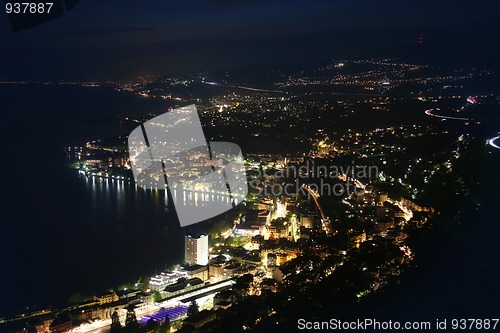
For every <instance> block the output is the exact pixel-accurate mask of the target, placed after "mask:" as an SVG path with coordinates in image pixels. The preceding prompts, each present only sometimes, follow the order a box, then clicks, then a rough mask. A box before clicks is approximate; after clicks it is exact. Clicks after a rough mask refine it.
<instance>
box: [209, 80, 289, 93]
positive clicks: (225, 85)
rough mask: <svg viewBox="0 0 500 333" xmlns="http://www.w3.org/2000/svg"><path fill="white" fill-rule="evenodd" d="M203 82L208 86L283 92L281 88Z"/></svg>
mask: <svg viewBox="0 0 500 333" xmlns="http://www.w3.org/2000/svg"><path fill="white" fill-rule="evenodd" d="M203 83H204V84H208V85H210V86H218V87H228V88H237V89H243V90H250V91H259V92H271V93H280V94H282V93H284V91H281V90H269V89H259V88H252V87H245V86H233V85H230V84H222V83H217V82H207V81H203Z"/></svg>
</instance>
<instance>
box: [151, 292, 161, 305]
mask: <svg viewBox="0 0 500 333" xmlns="http://www.w3.org/2000/svg"><path fill="white" fill-rule="evenodd" d="M151 299H152V300H153V302H158V301H159V300H161V294H160V293H159V292H158V291H155V292H154V293H153V295H152V296H151Z"/></svg>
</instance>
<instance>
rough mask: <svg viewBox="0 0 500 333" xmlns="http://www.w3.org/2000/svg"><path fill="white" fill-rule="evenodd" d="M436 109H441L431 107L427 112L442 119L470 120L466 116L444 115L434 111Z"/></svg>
mask: <svg viewBox="0 0 500 333" xmlns="http://www.w3.org/2000/svg"><path fill="white" fill-rule="evenodd" d="M434 110H438V111H439V109H429V110H426V111H425V114H426V115H428V116H431V117H436V118H441V119H450V120H462V121H468V120H470V118H464V117H450V116H442V115H439V114H435V113H433V112H434Z"/></svg>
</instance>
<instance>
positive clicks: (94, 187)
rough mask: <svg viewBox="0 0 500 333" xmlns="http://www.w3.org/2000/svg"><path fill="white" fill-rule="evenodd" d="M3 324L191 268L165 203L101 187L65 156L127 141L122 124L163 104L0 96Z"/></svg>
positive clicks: (23, 93) (75, 95) (34, 89)
mask: <svg viewBox="0 0 500 333" xmlns="http://www.w3.org/2000/svg"><path fill="white" fill-rule="evenodd" d="M0 107H1V114H0V140H1V143H2V144H1V147H2V148H1V152H0V154H1V155H0V159H1V163H0V175H1V178H0V179H1V184H2V186H1V193H2V195H1V200H0V225H1V231H0V262H1V265H2V269H1V271H0V283H1V284H0V285H1V286H2V287H3V293H2V294H3V295H2V300H1V301H0V316H2V315H8V314H12V313H13V312H17V311H19V310H23V309H24V310H25V309H26V306H30V308H31V309H33V306H37V307H38V308H40V307H42V308H43V307H44V306H47V305H60V304H64V303H65V302H66V301H67V299H68V296H69V295H71V294H72V293H76V292H80V293H82V294H86V293H91V292H93V291H98V290H102V289H107V288H110V287H116V286H117V285H118V284H121V283H125V282H129V281H135V279H136V278H138V277H139V276H141V275H142V276H144V275H145V274H151V273H154V272H155V270H156V269H157V270H160V269H163V268H164V267H165V265H166V264H172V263H175V262H177V261H179V260H180V259H182V235H181V233H180V229H179V227H178V222H177V216H176V214H175V212H172V211H171V210H170V211H168V209H167V205H166V203H165V198H164V195H163V193H151V192H145V191H138V190H136V189H135V188H134V186H133V185H128V184H126V183H116V182H113V183H112V182H109V183H107V182H99V181H97V182H92V181H89V180H87V179H86V178H85V177H84V176H79V175H78V172H77V171H76V170H74V169H70V168H68V167H67V166H66V162H67V161H66V157H65V155H64V152H63V150H64V147H65V146H76V145H78V146H80V145H83V144H85V142H87V141H89V140H92V139H96V138H107V137H116V136H120V135H127V134H128V132H129V128H124V127H121V126H120V125H119V124H117V123H116V122H114V121H113V116H114V115H118V114H121V115H123V114H128V115H133V114H144V113H148V112H157V113H160V112H162V110H164V109H165V108H166V107H167V105H165V104H164V103H163V102H157V101H151V100H146V99H142V98H138V97H136V96H133V95H128V94H123V93H118V92H115V91H112V90H107V89H100V88H84V87H73V86H40V85H39V86H31V85H19V86H0Z"/></svg>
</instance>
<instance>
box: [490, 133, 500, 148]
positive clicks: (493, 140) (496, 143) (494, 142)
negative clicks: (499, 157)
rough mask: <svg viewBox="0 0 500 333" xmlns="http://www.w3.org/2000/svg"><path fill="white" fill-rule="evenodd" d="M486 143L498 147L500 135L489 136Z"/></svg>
mask: <svg viewBox="0 0 500 333" xmlns="http://www.w3.org/2000/svg"><path fill="white" fill-rule="evenodd" d="M487 143H488V144H489V145H490V146H492V147H493V148H496V149H500V146H499V144H500V135H499V136H496V137H494V138H491V139H489V140H488V141H487Z"/></svg>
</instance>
